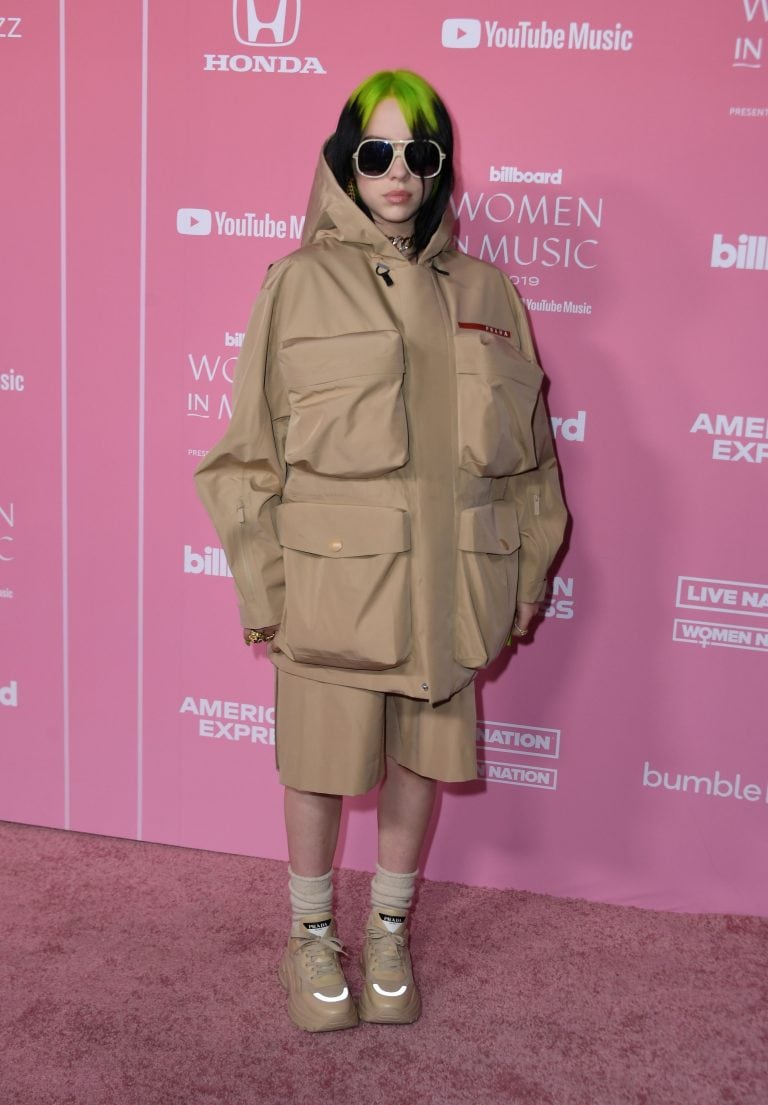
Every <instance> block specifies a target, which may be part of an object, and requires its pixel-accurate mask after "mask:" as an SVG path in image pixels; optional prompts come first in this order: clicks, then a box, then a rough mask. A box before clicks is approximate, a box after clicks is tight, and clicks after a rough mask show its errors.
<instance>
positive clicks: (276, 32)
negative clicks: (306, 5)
mask: <svg viewBox="0 0 768 1105" xmlns="http://www.w3.org/2000/svg"><path fill="white" fill-rule="evenodd" d="M256 9H257V5H256V0H232V26H233V28H234V32H235V38H236V39H237V41H238V42H242V43H243V45H244V46H269V47H270V48H271V47H273V46H290V45H291V43H292V42H295V41H296V36H297V35H298V33H299V20H300V18H301V0H277V3H275V0H259V4H258V11H257V10H256Z"/></svg>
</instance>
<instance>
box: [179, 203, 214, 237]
mask: <svg viewBox="0 0 768 1105" xmlns="http://www.w3.org/2000/svg"><path fill="white" fill-rule="evenodd" d="M211 226H212V220H211V213H210V211H209V210H208V208H207V207H180V208H179V210H178V211H177V212H176V229H177V231H178V232H179V234H194V235H202V234H210V233H211Z"/></svg>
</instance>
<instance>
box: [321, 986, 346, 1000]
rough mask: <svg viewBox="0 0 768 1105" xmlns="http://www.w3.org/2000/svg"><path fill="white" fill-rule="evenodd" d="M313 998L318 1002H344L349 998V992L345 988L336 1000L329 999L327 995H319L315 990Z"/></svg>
mask: <svg viewBox="0 0 768 1105" xmlns="http://www.w3.org/2000/svg"><path fill="white" fill-rule="evenodd" d="M312 997H313V998H317V1000H318V1001H329V1002H330V1001H346V1000H347V998H348V997H349V990H348V989H347V987H346V986H345V987H344V989H343V990H342V991H341V993H340V994H339V996H338V997H337V998H330V997H328V995H327V994H320V993H318V991H317V990H315V991H313V993H312Z"/></svg>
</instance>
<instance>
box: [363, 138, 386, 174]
mask: <svg viewBox="0 0 768 1105" xmlns="http://www.w3.org/2000/svg"><path fill="white" fill-rule="evenodd" d="M391 164H392V145H391V143H390V142H385V141H384V140H383V139H382V140H380V139H378V138H368V139H366V140H365V142H362V143H361V144H360V148H359V149H358V151H357V168H358V172H361V173H362V174H363V176H384V173H386V171H387V169H388V168H389V166H390V165H391Z"/></svg>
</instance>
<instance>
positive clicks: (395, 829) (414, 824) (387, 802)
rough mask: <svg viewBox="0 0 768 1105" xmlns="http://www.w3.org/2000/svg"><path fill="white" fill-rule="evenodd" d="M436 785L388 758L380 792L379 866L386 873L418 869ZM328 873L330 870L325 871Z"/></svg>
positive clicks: (431, 780) (433, 781)
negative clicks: (385, 870)
mask: <svg viewBox="0 0 768 1105" xmlns="http://www.w3.org/2000/svg"><path fill="white" fill-rule="evenodd" d="M436 791H437V784H436V782H435V780H434V779H427V778H425V777H424V776H423V775H417V774H416V773H415V772H414V771H409V770H408V768H407V767H402V766H401V765H400V764H399V763H398V762H397V761H396V760H393V759H392V757H391V756H387V777H386V779H385V781H384V783H383V784H382V787H381V791H380V792H379V809H378V815H379V863H380V864H381V866H382V867H384V868H386V869H387V871H402V872H406V871H414V870H415V869H416V868H417V867H418V863H419V853H420V852H421V846H422V844H423V843H424V834H425V833H426V831H427V825H428V824H429V819H430V816H431V814H432V807H433V806H434V802H435V793H436ZM326 870H327V868H326Z"/></svg>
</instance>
